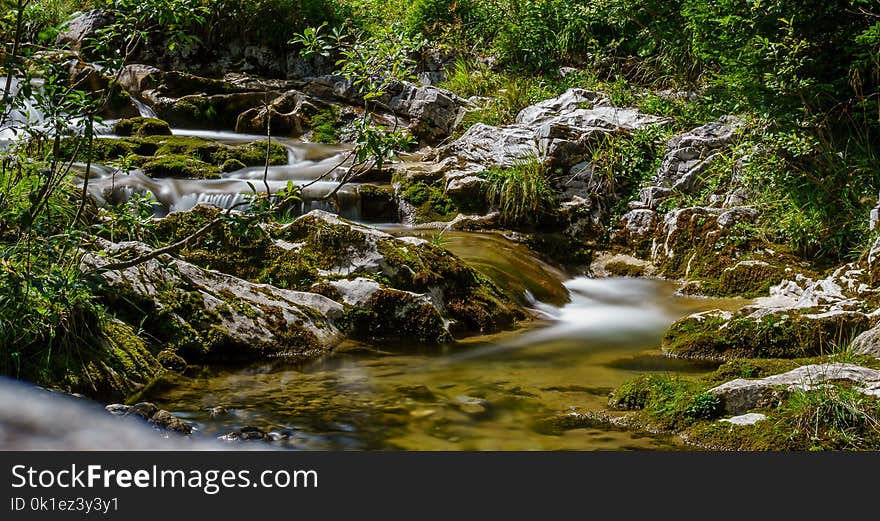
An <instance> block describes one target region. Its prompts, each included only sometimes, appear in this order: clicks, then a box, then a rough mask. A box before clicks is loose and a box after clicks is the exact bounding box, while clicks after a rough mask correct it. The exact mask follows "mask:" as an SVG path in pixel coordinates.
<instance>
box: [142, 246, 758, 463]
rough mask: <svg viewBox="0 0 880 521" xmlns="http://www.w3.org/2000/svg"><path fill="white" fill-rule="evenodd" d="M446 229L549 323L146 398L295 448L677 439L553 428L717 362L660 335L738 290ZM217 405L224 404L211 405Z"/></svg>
mask: <svg viewBox="0 0 880 521" xmlns="http://www.w3.org/2000/svg"><path fill="white" fill-rule="evenodd" d="M424 233H436V232H424ZM410 234H413V233H412V230H410ZM445 235H446V237H444V240H446V241H447V242H446V243H445V244H444V246H445V247H446V248H448V249H450V250H451V251H453V252H455V253H456V254H458V255H459V256H461V257H462V258H463V259H465V260H467V261H468V262H470V263H471V264H472V265H474V266H475V267H477V269H480V270H482V271H483V272H484V273H486V275H487V276H490V277H492V278H494V279H495V281H496V282H498V283H499V284H500V285H502V287H505V288H507V289H508V290H509V291H512V292H514V293H517V292H522V293H521V295H523V296H524V298H526V299H530V300H531V305H532V307H533V308H534V309H535V310H536V311H537V312H539V313H540V315H542V316H544V317H546V319H545V320H541V321H536V322H534V323H532V324H531V325H530V327H526V328H523V329H520V330H518V331H513V332H504V333H500V334H496V335H492V336H483V337H477V338H474V339H470V340H466V341H464V342H460V343H458V344H456V345H453V346H446V347H443V348H425V347H416V346H382V345H375V346H368V345H363V344H357V343H353V342H349V343H346V344H344V345H342V346H340V347H339V348H337V349H336V350H335V351H334V352H333V353H332V354H329V355H327V356H325V357H324V358H322V359H320V360H317V361H315V362H312V363H308V364H305V365H295V366H290V365H283V364H281V365H278V364H258V365H254V366H251V367H247V368H236V369H230V368H218V367H206V368H200V369H197V370H196V371H195V372H188V373H187V376H179V375H178V376H173V377H169V378H167V379H166V380H164V381H161V382H160V383H159V384H158V385H156V386H154V387H153V388H152V389H151V390H150V392H149V393H148V394H147V396H145V397H144V399H147V400H149V401H153V402H156V403H157V404H158V405H159V406H160V407H162V408H165V409H167V410H169V411H172V412H173V413H174V414H176V415H178V416H180V417H181V418H184V419H186V420H187V421H189V422H191V423H192V424H193V425H194V426H195V427H196V431H197V433H199V434H201V435H205V436H209V437H218V436H222V435H225V434H228V433H230V432H232V431H234V430H236V429H240V428H242V427H245V426H254V427H258V428H260V429H262V430H264V431H266V432H269V433H270V435H272V436H273V437H275V438H279V440H278V442H277V444H278V446H280V447H285V448H289V449H299V450H347V449H369V450H396V449H401V450H626V449H632V450H646V449H647V450H668V449H681V448H682V447H681V446H680V445H679V444H677V443H676V442H674V441H673V440H667V439H661V438H656V437H646V436H639V435H637V434H633V433H630V432H625V431H621V430H617V429H613V428H610V427H608V426H605V425H593V426H590V427H583V428H576V429H571V430H559V429H554V428H553V423H552V421H551V420H552V419H553V418H554V417H557V418H558V417H560V416H561V415H565V414H567V413H570V412H577V413H584V412H589V411H600V410H603V409H605V408H606V406H607V401H608V394H609V392H610V391H611V390H612V389H613V388H614V387H615V386H617V385H619V384H621V383H622V382H623V381H625V380H627V379H628V378H631V377H633V376H635V375H638V374H640V373H644V372H648V371H660V372H670V371H672V372H676V373H681V374H690V375H699V374H704V373H706V372H709V371H711V370H713V369H714V368H715V367H716V366H717V364H715V365H713V364H708V365H707V364H705V363H703V364H701V363H697V362H693V361H682V360H673V359H668V358H665V357H663V356H662V354H661V353H660V349H659V343H660V338H661V336H662V334H663V331H664V330H665V329H666V328H667V327H668V326H669V325H670V324H671V323H672V322H673V321H674V320H676V319H677V318H679V317H681V316H684V315H687V314H689V313H693V312H697V311H701V310H706V309H713V308H725V309H733V308H736V307H739V306H741V305H742V304H743V301H742V300H735V299H705V298H689V297H682V296H677V295H676V294H675V293H676V290H677V284H675V283H673V282H668V281H659V280H647V279H630V278H608V279H590V278H585V277H578V278H573V279H569V280H566V281H564V282H563V281H562V279H561V277H564V274H561V273H558V272H556V271H555V270H554V269H553V268H552V267H550V266H548V265H546V264H544V263H543V262H542V261H540V260H539V259H537V258H536V257H534V255H532V254H531V253H529V252H528V250H527V249H525V248H524V247H522V246H521V245H518V244H515V243H512V242H509V241H507V240H506V239H504V238H503V237H500V236H498V235H494V234H482V233H464V232H447V233H446V234H445ZM535 295H537V296H538V297H535ZM536 298H543V299H545V302H541V301H540V300H535V299H536ZM549 302H555V303H549ZM214 407H223V408H224V409H225V411H226V412H225V413H224V414H219V415H216V414H215V415H212V414H211V412H210V409H212V408H214Z"/></svg>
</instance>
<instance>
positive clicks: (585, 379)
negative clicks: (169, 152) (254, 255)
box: [0, 78, 744, 450]
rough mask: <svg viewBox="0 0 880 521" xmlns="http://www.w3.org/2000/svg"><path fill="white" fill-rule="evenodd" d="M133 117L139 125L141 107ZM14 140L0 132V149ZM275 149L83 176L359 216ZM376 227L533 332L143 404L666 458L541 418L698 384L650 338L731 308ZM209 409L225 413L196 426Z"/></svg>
mask: <svg viewBox="0 0 880 521" xmlns="http://www.w3.org/2000/svg"><path fill="white" fill-rule="evenodd" d="M0 79H2V78H0ZM16 88H18V86H17V85H16ZM139 108H140V110H141V112H142V113H143V114H145V115H150V114H149V110H148V109H149V107H146V106H142V107H139ZM11 116H12V119H13V120H15V121H18V120H31V121H34V120H39V119H40V116H41V115H40V114H39V113H38V111H36V110H35V109H34V107H32V106H30V105H27V104H26V105H25V106H22V107H20V108H17V109H16V111H14V112H13V113H11ZM7 130H8V129H7ZM173 132H174V133H175V134H177V135H189V136H197V137H203V138H207V139H213V140H217V141H220V142H226V143H235V142H242V141H253V140H257V139H263V138H262V137H261V136H248V135H241V134H235V133H231V132H209V131H196V130H189V131H187V130H181V129H174V130H173ZM17 138H18V136H15V135H12V134H10V133H9V132H7V131H5V130H4V129H0V141H3V140H5V141H6V142H7V143H8V142H9V141H14V140H15V139H17ZM281 143H282V144H284V145H285V146H286V147H287V149H288V152H289V153H288V159H289V160H288V164H287V165H283V166H273V167H269V168H268V170H266V169H264V168H244V169H242V170H238V171H235V172H230V173H228V174H224V175H223V176H222V178H221V179H213V180H191V179H189V180H188V179H152V178H150V177H148V176H146V175H144V174H143V173H142V172H140V171H138V170H134V171H132V172H129V173H125V172H120V171H118V170H116V169H114V168H111V167H107V166H104V165H92V169H91V172H90V180H89V181H90V182H89V187H90V192H91V193H92V195H94V196H95V197H96V198H97V199H98V201H101V202H103V201H108V200H110V201H123V200H126V199H128V198H130V197H131V196H132V195H133V194H136V193H137V194H141V195H145V194H151V195H152V196H153V197H154V198H155V204H154V208H155V210H156V215H157V216H161V215H165V214H166V213H168V212H171V211H182V210H187V209H189V208H192V207H193V206H194V205H196V204H198V203H200V202H208V203H212V204H215V205H217V206H220V207H223V208H231V207H234V206H236V205H238V204H240V203H243V202H245V201H246V196H247V194H249V193H252V191H253V190H257V191H261V190H265V188H264V187H265V185H268V187H269V189H270V190H272V191H273V192H274V191H277V190H280V189H282V188H284V187H285V186H286V185H287V183H288V182H293V183H294V184H297V185H300V186H303V187H304V190H303V197H302V198H303V203H302V206H303V207H302V208H301V209H300V210H301V211H302V212H306V211H309V210H311V209H315V208H320V209H324V210H329V211H334V212H336V213H340V214H341V215H343V216H344V217H348V218H351V219H359V218H360V215H361V214H360V209H359V206H360V200H359V196H358V185H356V184H352V185H346V186H344V187H343V188H342V189H341V190H339V191H338V192H337V193H336V195H335V196H334V197H333V198H329V199H328V198H327V197H326V196H327V195H328V194H330V193H331V192H333V191H334V190H335V189H336V188H337V187H338V183H337V181H336V179H337V177H335V176H333V175H331V176H326V177H323V176H324V175H325V173H326V172H328V171H330V170H331V169H332V168H333V167H335V166H337V165H339V164H341V163H344V161H343V159H344V158H345V156H346V154H347V152H348V149H347V148H346V147H342V146H328V145H320V144H308V143H299V142H295V141H293V140H281ZM0 145H2V143H0ZM80 166H81V167H82V166H84V165H80ZM345 167H346V165H344V164H343V165H342V169H340V170H339V171H338V172H336V175H339V174H341V173H342V172H344V169H345ZM264 178H265V179H264ZM264 181H265V183H264ZM383 228H384V229H386V230H387V231H389V232H390V233H395V234H406V235H421V236H423V237H425V238H428V239H430V240H432V241H434V242H436V243H438V244H442V245H443V246H444V247H446V248H448V249H450V250H451V251H453V252H454V253H456V254H457V255H459V256H460V257H461V258H463V259H464V260H465V261H467V262H469V263H470V264H471V265H473V266H474V267H475V268H477V269H479V270H480V271H482V272H483V273H485V274H486V275H487V276H488V277H490V278H492V279H493V280H495V281H496V283H498V285H499V286H500V287H502V288H503V289H504V290H505V291H507V292H508V294H509V295H510V296H511V297H513V298H515V299H517V300H519V301H520V302H521V303H522V304H524V305H526V306H527V307H529V308H531V309H532V311H533V312H534V314H535V316H536V317H539V318H538V319H536V320H534V321H532V322H531V323H529V324H527V326H526V327H523V328H522V329H520V330H518V331H513V332H505V333H500V334H497V335H493V336H487V337H479V338H476V339H472V340H468V341H464V342H460V343H458V344H456V345H453V346H446V347H443V348H425V347H416V346H401V345H363V344H357V343H347V344H344V345H342V346H339V347H338V348H337V349H336V350H335V351H334V352H333V353H331V354H329V355H327V356H325V357H324V358H322V359H320V360H317V361H315V362H312V363H309V364H306V365H296V366H291V365H284V364H259V365H254V366H251V367H247V368H243V369H242V368H236V369H229V368H218V367H204V368H194V369H190V370H189V371H187V373H186V375H176V376H167V377H166V378H165V379H164V380H162V381H160V382H158V383H157V384H156V385H154V386H152V387H151V388H150V390H149V391H148V392H147V394H146V395H145V396H144V399H148V400H151V401H154V402H157V403H158V404H159V405H160V406H161V407H163V408H165V409H168V410H170V411H172V412H174V413H175V414H177V415H179V416H181V417H183V418H186V419H188V420H190V421H191V422H192V423H193V424H194V425H195V426H196V428H197V435H202V436H208V437H216V436H220V435H223V434H226V433H229V432H231V431H233V430H235V429H239V428H242V427H244V426H256V427H258V428H261V429H263V430H266V431H272V434H273V436H275V437H276V438H279V439H280V441H279V442H278V446H281V447H286V448H291V449H409V450H552V449H572V450H588V449H669V448H676V445H675V443H674V442H673V441H671V440H664V439H659V438H654V437H639V436H637V435H634V434H632V433H629V432H625V431H620V430H615V429H612V428H609V427H608V426H604V425H599V424H591V425H583V426H580V427H579V428H575V429H567V430H566V429H559V428H557V427H555V425H557V424H556V423H554V421H553V420H554V419H558V418H561V417H565V415H567V414H569V413H572V412H578V413H583V412H589V411H599V410H602V409H604V408H605V406H606V404H607V400H608V393H609V392H610V391H611V390H612V389H613V388H614V387H615V386H617V385H619V384H620V383H622V382H623V381H624V380H626V379H628V378H630V377H632V376H635V375H637V374H640V373H643V372H646V371H674V372H677V373H686V374H687V373H692V374H700V373H703V372H706V371H709V370H711V369H712V368H713V367H711V366H706V365H701V364H698V363H694V362H684V361H676V360H671V359H666V358H664V357H663V356H662V355H661V353H660V350H659V347H658V346H659V342H660V337H661V336H662V333H663V331H664V330H665V328H666V327H668V325H669V324H671V323H672V322H673V321H674V320H676V319H677V318H679V317H681V316H684V315H687V314H689V313H692V312H696V311H701V310H706V309H712V308H718V307H720V308H730V309H733V308H736V307H739V306H741V305H742V304H743V303H744V302H742V301H737V300H717V299H695V298H687V297H681V296H677V295H676V293H675V291H676V285H675V284H674V283H671V282H664V281H656V280H639V279H589V278H585V277H577V278H573V279H571V278H569V277H568V276H567V275H566V274H564V273H562V272H560V271H559V270H558V269H556V268H554V267H553V266H550V265H548V264H546V263H544V262H542V261H541V260H540V259H538V258H536V257H535V256H534V255H533V254H532V253H531V252H529V250H528V249H526V248H525V247H523V246H522V245H519V244H516V243H513V242H510V241H508V240H507V239H505V238H503V237H501V236H499V235H495V234H491V233H463V232H442V233H441V232H438V231H436V230H433V231H419V230H413V229H410V228H404V227H401V226H399V225H386V226H383ZM218 406H219V407H223V408H224V409H225V410H226V411H227V413H225V414H222V415H217V414H214V415H212V414H210V413H209V410H210V409H212V408H215V407H218Z"/></svg>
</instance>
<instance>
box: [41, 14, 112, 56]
mask: <svg viewBox="0 0 880 521" xmlns="http://www.w3.org/2000/svg"><path fill="white" fill-rule="evenodd" d="M113 19H114V17H113V13H111V12H110V11H107V10H104V9H92V10H91V11H85V12H81V13H78V14H77V15H76V16H74V17H73V18H71V19H70V20H68V21H67V22H65V23H64V25H63V26H62V31H61V32H60V33H58V36H57V37H56V38H55V45H59V46H60V45H67V46H69V47H70V48H71V49H73V50H76V51H79V50H82V49H83V46H84V44H87V43H88V40H89V39H93V38H95V36H96V35H97V33H98V31H99V30H101V29H103V28H104V27H107V26H108V25H110V24H111V23H113Z"/></svg>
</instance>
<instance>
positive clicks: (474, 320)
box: [377, 239, 524, 335]
mask: <svg viewBox="0 0 880 521" xmlns="http://www.w3.org/2000/svg"><path fill="white" fill-rule="evenodd" d="M377 246H378V248H377V249H378V251H379V253H380V254H382V256H383V257H384V259H385V262H386V263H387V264H388V266H389V268H390V270H389V272H388V273H386V274H385V275H386V276H387V277H388V278H389V281H390V282H391V284H393V285H394V287H396V288H400V289H404V290H407V291H413V292H416V293H429V292H431V291H433V290H434V289H436V288H439V289H441V291H442V293H443V295H444V299H445V300H446V312H447V314H448V315H449V317H450V318H452V319H454V320H455V321H456V323H455V324H453V325H452V326H451V330H452V331H453V332H454V334H456V335H463V334H466V333H474V332H480V333H489V332H493V331H498V330H500V329H506V328H509V327H511V326H512V325H513V324H514V323H515V322H516V321H517V320H520V319H522V318H524V315H523V313H522V311H521V310H519V308H518V307H517V306H516V305H515V304H514V303H513V301H511V300H510V299H509V298H508V297H507V296H505V295H504V292H503V291H501V289H499V288H498V287H497V286H495V284H494V283H493V282H492V281H490V280H489V279H488V278H486V277H485V276H483V275H482V274H480V273H479V272H478V271H476V270H475V269H473V268H471V267H469V266H467V265H466V264H464V263H463V262H462V261H461V260H460V259H459V258H458V257H455V256H454V255H453V254H451V253H450V252H448V251H446V250H444V249H442V248H438V247H436V246H433V245H431V244H421V245H419V246H417V247H416V246H412V245H408V244H401V243H400V242H399V241H394V240H390V239H386V240H382V241H379V243H378V245H377Z"/></svg>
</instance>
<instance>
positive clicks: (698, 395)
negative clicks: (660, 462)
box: [608, 374, 722, 430]
mask: <svg viewBox="0 0 880 521" xmlns="http://www.w3.org/2000/svg"><path fill="white" fill-rule="evenodd" d="M706 390H708V385H707V384H704V383H701V382H698V381H695V380H691V379H688V378H684V377H681V376H678V375H668V374H644V375H640V376H637V377H636V378H633V379H632V380H628V381H627V382H624V383H623V384H622V385H621V386H620V387H618V388H617V389H616V390H615V391H614V392H612V394H611V397H610V398H609V400H608V405H609V406H610V407H613V408H616V409H626V410H641V411H643V412H644V414H645V415H646V416H647V417H648V418H650V420H651V422H652V424H653V425H655V426H657V427H659V428H661V429H664V430H670V429H681V428H684V427H687V426H689V425H691V424H693V423H694V422H696V421H699V420H706V419H712V418H716V417H718V416H719V415H720V414H721V411H722V408H721V403H720V401H718V400H715V399H713V398H711V397H708V396H707V395H706ZM716 398H717V397H716Z"/></svg>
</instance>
